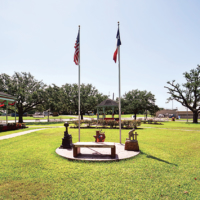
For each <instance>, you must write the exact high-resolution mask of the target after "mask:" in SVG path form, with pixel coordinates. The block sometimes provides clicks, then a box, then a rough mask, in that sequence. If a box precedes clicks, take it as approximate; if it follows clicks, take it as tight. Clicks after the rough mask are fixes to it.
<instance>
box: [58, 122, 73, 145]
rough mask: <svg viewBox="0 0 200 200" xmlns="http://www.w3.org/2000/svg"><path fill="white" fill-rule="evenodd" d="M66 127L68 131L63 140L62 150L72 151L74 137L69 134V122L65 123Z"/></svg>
mask: <svg viewBox="0 0 200 200" xmlns="http://www.w3.org/2000/svg"><path fill="white" fill-rule="evenodd" d="M64 126H65V128H66V131H65V132H64V138H62V145H61V146H60V148H63V149H71V148H72V136H71V135H70V134H68V126H69V124H68V122H65V123H64Z"/></svg>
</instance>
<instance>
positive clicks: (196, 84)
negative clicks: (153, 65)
mask: <svg viewBox="0 0 200 200" xmlns="http://www.w3.org/2000/svg"><path fill="white" fill-rule="evenodd" d="M183 75H184V77H185V79H186V82H185V83H183V84H182V85H180V84H178V83H175V80H173V81H171V82H170V81H169V82H167V84H168V85H169V87H167V86H165V88H167V89H168V93H169V94H170V95H171V96H170V97H169V98H168V100H173V99H174V100H176V101H178V102H179V103H181V104H182V105H183V106H185V107H187V108H188V109H189V110H191V111H192V112H193V123H198V114H199V112H200V105H199V103H200V65H197V68H196V69H192V70H190V72H185V73H183Z"/></svg>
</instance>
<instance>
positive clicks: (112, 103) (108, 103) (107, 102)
mask: <svg viewBox="0 0 200 200" xmlns="http://www.w3.org/2000/svg"><path fill="white" fill-rule="evenodd" d="M109 106H110V107H113V106H114V107H115V106H118V103H117V102H116V101H114V100H112V99H106V100H104V101H102V102H101V103H100V104H99V105H97V107H109Z"/></svg>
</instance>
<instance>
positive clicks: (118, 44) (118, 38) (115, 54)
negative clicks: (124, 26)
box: [113, 28, 121, 62]
mask: <svg viewBox="0 0 200 200" xmlns="http://www.w3.org/2000/svg"><path fill="white" fill-rule="evenodd" d="M116 38H117V45H116V49H115V52H114V55H113V60H114V61H115V62H116V61H117V53H118V47H119V46H120V45H121V40H120V34H119V28H118V30H117V36H116Z"/></svg>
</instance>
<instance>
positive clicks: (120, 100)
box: [118, 22, 121, 144]
mask: <svg viewBox="0 0 200 200" xmlns="http://www.w3.org/2000/svg"><path fill="white" fill-rule="evenodd" d="M118 28H119V22H118ZM118 66H119V137H120V144H121V75H120V45H119V47H118Z"/></svg>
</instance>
